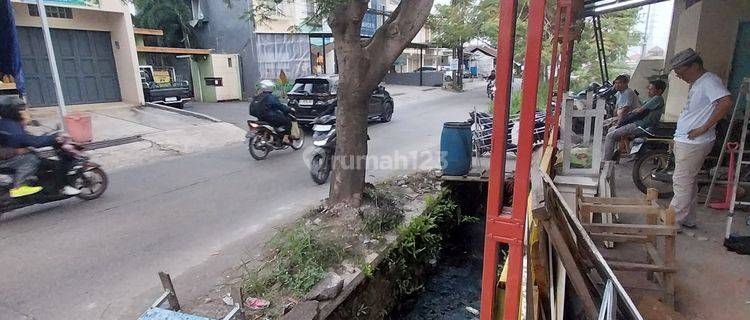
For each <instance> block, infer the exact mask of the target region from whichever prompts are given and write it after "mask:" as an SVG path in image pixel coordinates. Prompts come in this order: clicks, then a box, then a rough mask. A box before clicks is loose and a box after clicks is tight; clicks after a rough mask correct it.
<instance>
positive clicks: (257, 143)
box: [245, 114, 305, 161]
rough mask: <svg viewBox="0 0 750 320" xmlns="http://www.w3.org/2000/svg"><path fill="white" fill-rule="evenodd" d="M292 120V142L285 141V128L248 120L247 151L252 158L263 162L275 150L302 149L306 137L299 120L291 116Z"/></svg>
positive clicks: (290, 138)
mask: <svg viewBox="0 0 750 320" xmlns="http://www.w3.org/2000/svg"><path fill="white" fill-rule="evenodd" d="M289 117H291V119H292V128H291V132H292V134H291V136H294V137H291V136H290V137H288V138H289V140H291V141H290V142H286V141H284V128H274V127H273V126H271V124H269V123H268V122H264V121H258V120H247V127H248V129H249V130H248V133H247V134H246V135H245V138H247V141H248V144H247V149H248V151H250V156H252V157H253V159H255V160H258V161H260V160H263V159H265V158H266V157H268V154H269V153H271V151H274V150H285V149H286V148H288V147H292V149H293V150H299V149H302V146H303V145H304V144H305V135H304V134H303V133H302V130H301V129H300V128H299V124H298V123H297V118H296V117H295V116H294V115H293V114H289Z"/></svg>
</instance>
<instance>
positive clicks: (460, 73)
mask: <svg viewBox="0 0 750 320" xmlns="http://www.w3.org/2000/svg"><path fill="white" fill-rule="evenodd" d="M456 51H458V87H457V89H458V91H464V44H463V43H462V44H459V45H458V48H457V49H456Z"/></svg>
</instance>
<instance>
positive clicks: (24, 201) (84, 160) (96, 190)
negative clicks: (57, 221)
mask: <svg viewBox="0 0 750 320" xmlns="http://www.w3.org/2000/svg"><path fill="white" fill-rule="evenodd" d="M31 152H34V153H35V154H36V155H37V156H39V158H40V159H41V160H42V161H41V163H40V164H39V168H38V169H37V172H36V175H35V177H36V180H37V181H36V185H38V186H40V187H43V188H44V189H42V191H40V192H38V193H35V194H32V195H29V196H25V197H20V198H11V197H10V189H11V188H12V187H13V174H14V171H13V170H12V169H8V168H2V169H0V213H4V212H8V211H12V210H15V209H19V208H23V207H27V206H31V205H34V204H41V203H48V202H54V201H60V200H64V199H68V198H72V197H78V198H80V199H83V200H94V199H97V198H99V197H100V196H101V195H102V194H104V191H106V190H107V186H108V182H109V180H108V178H107V174H106V173H105V172H104V170H102V168H101V166H99V165H98V164H96V163H94V162H92V161H90V160H89V157H88V156H86V155H85V154H84V148H83V147H82V146H81V145H78V144H75V143H72V142H70V141H64V142H61V143H56V144H55V145H54V146H53V147H52V148H51V149H50V148H41V149H31ZM60 159H67V160H70V161H71V163H72V169H71V170H70V171H69V172H68V178H69V179H70V180H71V181H72V183H73V187H75V188H77V189H80V190H81V193H80V194H78V195H75V196H69V195H65V194H62V193H61V192H60V189H61V188H62V187H63V186H60V185H58V183H57V179H55V170H56V168H58V163H59V161H60Z"/></svg>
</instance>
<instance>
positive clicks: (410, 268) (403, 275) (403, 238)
mask: <svg viewBox="0 0 750 320" xmlns="http://www.w3.org/2000/svg"><path fill="white" fill-rule="evenodd" d="M425 202H426V208H425V210H424V212H423V213H422V215H420V216H417V217H415V218H414V219H413V220H412V222H411V223H410V224H409V225H407V226H401V227H400V228H399V230H398V233H399V241H398V245H397V246H396V247H395V248H394V249H393V251H391V254H390V255H389V256H388V260H387V261H388V267H389V268H390V269H391V271H392V272H394V274H396V275H397V278H396V280H395V282H396V285H397V288H398V292H399V293H400V294H403V295H411V294H413V293H415V292H417V291H418V290H420V289H421V288H422V278H423V277H422V273H423V272H424V271H423V269H424V267H425V266H427V265H434V264H436V263H437V259H438V257H439V256H440V252H441V250H442V242H443V234H449V233H450V232H451V231H453V230H454V229H455V228H456V227H458V226H460V225H461V224H463V223H466V222H474V221H476V220H477V219H476V218H474V217H470V216H465V215H463V214H462V213H461V209H460V208H459V207H458V205H457V204H456V203H455V202H454V201H453V199H452V198H451V197H450V191H449V190H448V189H442V190H441V192H440V193H439V194H438V195H436V196H434V197H432V196H428V197H427V198H426V200H425Z"/></svg>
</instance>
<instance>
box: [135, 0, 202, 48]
mask: <svg viewBox="0 0 750 320" xmlns="http://www.w3.org/2000/svg"><path fill="white" fill-rule="evenodd" d="M132 2H133V4H134V5H135V8H136V14H135V16H133V24H134V25H135V26H136V27H139V28H151V29H161V30H164V36H163V37H161V38H160V39H159V43H160V44H161V45H164V46H169V47H185V48H190V47H191V43H193V42H195V41H194V39H195V35H194V33H193V28H192V27H191V26H190V24H189V21H190V19H192V13H191V12H190V7H188V5H187V2H186V1H185V0H133V1H132Z"/></svg>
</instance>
